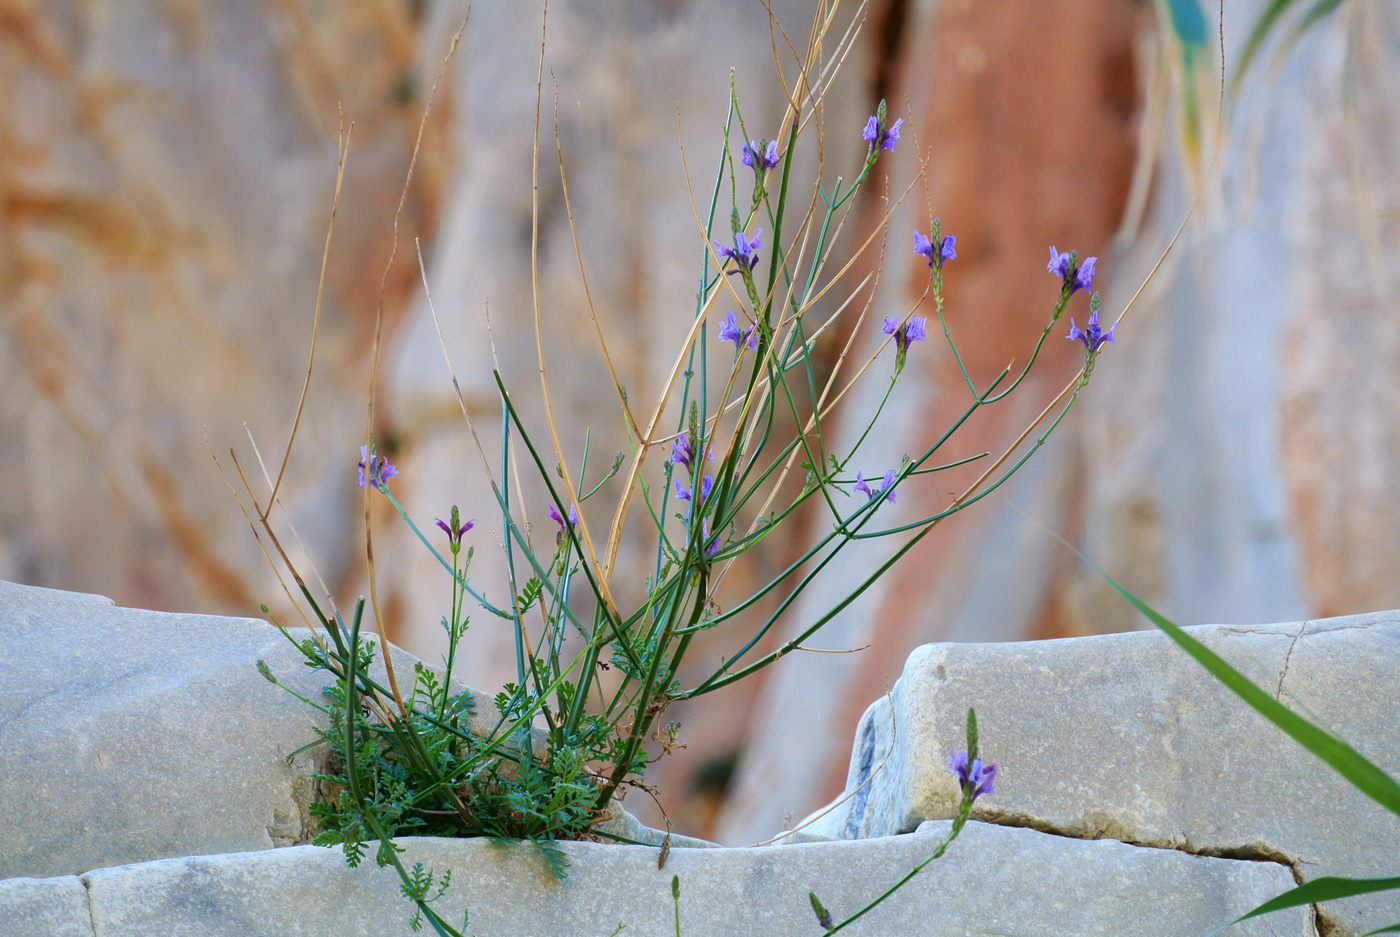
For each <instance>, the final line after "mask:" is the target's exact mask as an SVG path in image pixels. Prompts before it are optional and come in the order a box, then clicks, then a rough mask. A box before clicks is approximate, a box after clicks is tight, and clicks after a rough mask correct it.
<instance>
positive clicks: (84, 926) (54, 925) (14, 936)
mask: <svg viewBox="0 0 1400 937" xmlns="http://www.w3.org/2000/svg"><path fill="white" fill-rule="evenodd" d="M0 937H93V933H92V917H91V916H90V915H89V914H88V896H87V888H86V887H84V885H83V882H82V880H81V879H79V878H78V877H77V876H75V875H65V876H62V877H60V878H11V879H4V880H0Z"/></svg>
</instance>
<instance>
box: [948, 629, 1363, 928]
mask: <svg viewBox="0 0 1400 937" xmlns="http://www.w3.org/2000/svg"><path fill="white" fill-rule="evenodd" d="M1300 634H1301V632H1300ZM1295 640H1296V638H1295ZM972 819H974V820H978V821H981V822H983V823H991V824H994V825H996V826H1010V827H1020V828H1023V829H1029V830H1035V831H1036V832H1037V833H1046V834H1049V835H1051V836H1059V837H1063V838H1064V839H1078V840H1085V841H1093V840H1097V839H1111V840H1114V841H1115V842H1119V843H1123V844H1124V845H1126V846H1137V847H1139V848H1142V849H1167V850H1172V851H1174V852H1183V853H1186V854H1187V855H1189V856H1203V857H1206V858H1212V859H1236V860H1243V861H1246V862H1271V863H1273V864H1275V865H1281V866H1283V867H1284V868H1286V869H1287V870H1288V872H1289V874H1290V875H1291V876H1292V877H1293V882H1294V884H1297V885H1302V884H1303V882H1304V881H1305V879H1304V878H1303V871H1302V864H1303V863H1302V860H1301V859H1299V858H1298V857H1297V856H1291V855H1289V854H1288V853H1286V852H1283V851H1282V850H1278V849H1272V848H1270V847H1268V846H1266V845H1264V844H1263V843H1242V844H1240V845H1237V846H1230V847H1227V848H1220V849H1206V848H1202V847H1198V846H1194V845H1192V843H1191V841H1190V840H1189V839H1183V840H1182V841H1181V843H1180V844H1178V845H1168V844H1164V843H1160V842H1156V843H1154V842H1150V841H1145V840H1135V839H1132V838H1127V837H1123V836H1082V835H1078V834H1076V833H1073V832H1070V831H1067V830H1063V829H1060V828H1058V827H1057V826H1055V824H1053V823H1050V822H1049V821H1047V820H1043V819H1041V818H1040V817H1036V816H1032V815H1031V814H1027V813H1020V812H1017V811H1013V810H1006V809H1004V808H999V807H991V806H988V807H985V808H983V809H981V810H978V811H977V813H976V814H975V815H974V816H973V817H972ZM1310 907H1311V908H1312V912H1313V928H1314V930H1316V932H1317V935H1318V937H1334V935H1337V934H1340V933H1341V932H1340V931H1339V930H1338V924H1337V921H1336V920H1335V919H1334V918H1333V917H1332V916H1331V915H1330V914H1328V913H1327V912H1326V911H1325V910H1324V909H1323V908H1322V907H1321V906H1320V905H1316V904H1314V905H1310Z"/></svg>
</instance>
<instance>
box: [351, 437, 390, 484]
mask: <svg viewBox="0 0 1400 937" xmlns="http://www.w3.org/2000/svg"><path fill="white" fill-rule="evenodd" d="M355 464H356V465H357V466H358V467H359V469H360V487H361V488H363V487H365V483H366V482H368V483H369V484H371V485H373V486H374V487H375V488H388V487H389V479H391V478H393V477H394V476H395V475H398V474H399V470H398V469H397V468H395V467H394V466H393V465H392V464H391V463H390V462H389V460H388V459H386V458H385V457H384V456H382V455H379V454H378V453H376V454H375V455H373V456H371V455H370V454H369V446H361V447H360V461H359V462H357V463H355ZM366 466H368V467H369V477H368V478H366V477H365V468H366Z"/></svg>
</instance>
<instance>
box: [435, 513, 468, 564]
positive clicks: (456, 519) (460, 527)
mask: <svg viewBox="0 0 1400 937" xmlns="http://www.w3.org/2000/svg"><path fill="white" fill-rule="evenodd" d="M450 517H451V521H450V522H449V521H445V520H443V519H442V518H440V517H439V518H436V520H437V525H438V526H439V527H441V528H442V529H443V530H444V531H446V533H447V542H448V543H449V544H451V546H452V552H453V553H456V552H457V550H458V549H459V548H460V547H461V545H462V535H463V534H465V533H466V532H467V531H469V530H471V529H472V528H473V527H475V526H476V518H474V517H473V518H472V519H471V520H469V521H467V522H466V523H465V524H464V523H462V516H461V515H460V514H458V513H457V505H455V504H454V505H452V514H451V515H450Z"/></svg>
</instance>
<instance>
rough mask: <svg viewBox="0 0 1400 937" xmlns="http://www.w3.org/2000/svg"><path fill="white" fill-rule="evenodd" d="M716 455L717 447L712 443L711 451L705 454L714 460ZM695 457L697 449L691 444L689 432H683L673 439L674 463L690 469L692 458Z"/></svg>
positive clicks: (672, 452)
mask: <svg viewBox="0 0 1400 937" xmlns="http://www.w3.org/2000/svg"><path fill="white" fill-rule="evenodd" d="M714 457H715V447H714V444H713V443H711V445H710V451H709V452H708V453H706V454H705V458H706V459H707V460H711V461H712V460H713V459H714ZM694 458H695V449H694V447H693V446H691V444H690V434H689V433H681V434H680V435H679V436H677V437H676V438H675V439H673V440H671V463H672V464H673V465H684V466H685V467H686V468H687V469H688V468H690V465H691V460H692V459H694Z"/></svg>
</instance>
